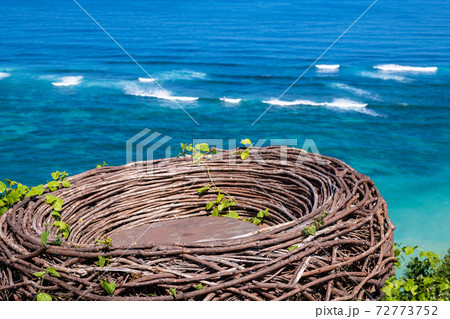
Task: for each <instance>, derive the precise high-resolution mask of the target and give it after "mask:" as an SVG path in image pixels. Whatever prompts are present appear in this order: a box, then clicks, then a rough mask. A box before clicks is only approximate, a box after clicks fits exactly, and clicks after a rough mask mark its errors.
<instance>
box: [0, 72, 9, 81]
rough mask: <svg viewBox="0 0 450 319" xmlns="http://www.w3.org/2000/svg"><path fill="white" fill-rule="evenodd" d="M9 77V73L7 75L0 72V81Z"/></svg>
mask: <svg viewBox="0 0 450 319" xmlns="http://www.w3.org/2000/svg"><path fill="white" fill-rule="evenodd" d="M10 76H11V73H8V72H0V80H1V79H4V78H7V77H10Z"/></svg>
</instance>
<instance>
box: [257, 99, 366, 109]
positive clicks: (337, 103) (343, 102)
mask: <svg viewBox="0 0 450 319" xmlns="http://www.w3.org/2000/svg"><path fill="white" fill-rule="evenodd" d="M263 103H267V104H272V105H280V106H292V105H312V106H333V107H339V108H364V107H366V106H367V104H365V103H359V102H356V101H352V100H348V99H334V100H333V101H332V102H314V101H310V100H295V101H280V100H276V99H273V100H269V101H263Z"/></svg>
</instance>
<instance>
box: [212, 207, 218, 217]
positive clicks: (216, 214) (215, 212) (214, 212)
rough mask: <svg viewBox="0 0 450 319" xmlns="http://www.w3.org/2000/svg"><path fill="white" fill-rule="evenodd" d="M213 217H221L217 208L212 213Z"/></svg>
mask: <svg viewBox="0 0 450 319" xmlns="http://www.w3.org/2000/svg"><path fill="white" fill-rule="evenodd" d="M211 216H219V210H218V209H217V207H214V209H213V212H212V213H211Z"/></svg>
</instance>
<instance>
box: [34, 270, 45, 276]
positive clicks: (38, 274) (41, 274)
mask: <svg viewBox="0 0 450 319" xmlns="http://www.w3.org/2000/svg"><path fill="white" fill-rule="evenodd" d="M45 274H46V272H45V271H39V272H35V273H34V274H33V275H35V276H36V277H42V276H45Z"/></svg>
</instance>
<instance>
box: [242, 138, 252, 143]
mask: <svg viewBox="0 0 450 319" xmlns="http://www.w3.org/2000/svg"><path fill="white" fill-rule="evenodd" d="M241 144H243V145H249V144H252V141H250V139H248V138H245V139H243V140H242V141H241Z"/></svg>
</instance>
